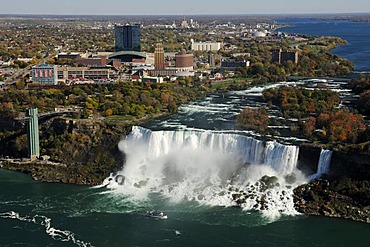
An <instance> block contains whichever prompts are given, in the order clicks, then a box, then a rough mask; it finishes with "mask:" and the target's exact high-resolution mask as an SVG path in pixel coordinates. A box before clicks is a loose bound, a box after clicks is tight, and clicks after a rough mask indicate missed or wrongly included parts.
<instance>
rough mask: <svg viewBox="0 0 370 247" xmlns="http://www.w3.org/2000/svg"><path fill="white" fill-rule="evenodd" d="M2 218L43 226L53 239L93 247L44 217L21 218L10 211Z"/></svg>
mask: <svg viewBox="0 0 370 247" xmlns="http://www.w3.org/2000/svg"><path fill="white" fill-rule="evenodd" d="M0 218H5V219H6V218H8V219H15V220H19V221H23V222H26V223H33V224H35V225H41V226H43V227H44V228H45V233H46V234H47V235H49V236H50V237H51V238H53V239H54V240H57V241H61V242H72V243H73V244H75V245H77V246H81V247H92V245H91V244H90V243H86V242H84V241H82V240H79V239H77V238H76V235H75V234H74V233H73V232H71V231H68V230H60V229H57V228H55V227H53V226H52V225H51V219H50V218H48V217H46V216H43V215H34V216H21V215H20V214H19V213H17V212H14V211H10V212H4V213H0Z"/></svg>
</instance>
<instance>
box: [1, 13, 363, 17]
mask: <svg viewBox="0 0 370 247" xmlns="http://www.w3.org/2000/svg"><path fill="white" fill-rule="evenodd" d="M184 15H185V16H277V15H370V12H320V13H317V12H315V13H256V14H252V13H245V14H237V13H228V14H222V13H210V14H62V13H61V14H45V13H43V14H41V13H40V14H39V13H11V14H7V13H0V16H184Z"/></svg>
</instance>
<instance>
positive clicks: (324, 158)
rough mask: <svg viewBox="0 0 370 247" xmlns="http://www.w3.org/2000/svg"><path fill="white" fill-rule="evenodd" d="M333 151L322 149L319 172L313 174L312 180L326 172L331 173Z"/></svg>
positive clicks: (318, 166)
mask: <svg viewBox="0 0 370 247" xmlns="http://www.w3.org/2000/svg"><path fill="white" fill-rule="evenodd" d="M332 154H333V151H331V150H326V149H321V152H320V158H319V163H318V165H317V172H316V173H315V174H313V175H312V176H311V180H313V179H317V178H320V177H321V176H323V175H324V174H328V173H329V169H330V162H331V156H332Z"/></svg>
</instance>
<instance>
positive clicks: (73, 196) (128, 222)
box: [0, 169, 370, 247]
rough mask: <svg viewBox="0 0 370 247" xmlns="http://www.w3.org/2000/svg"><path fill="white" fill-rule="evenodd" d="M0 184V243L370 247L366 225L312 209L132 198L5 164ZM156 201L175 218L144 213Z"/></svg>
mask: <svg viewBox="0 0 370 247" xmlns="http://www.w3.org/2000/svg"><path fill="white" fill-rule="evenodd" d="M0 190H1V194H0V246H61V247H62V246H109V247H112V246H117V247H118V246H122V247H124V246H194V247H196V246H222V247H224V246H261V247H266V246H284V247H289V246H303V247H304V246H322V247H331V246H332V247H339V246H357V247H362V246H363V247H365V246H368V243H369V240H370V237H369V235H368V233H369V231H370V225H368V224H361V223H355V222H351V221H346V220H339V219H330V218H324V217H307V216H295V217H283V218H280V220H278V221H274V222H272V223H269V221H268V220H266V219H263V218H262V217H261V216H260V215H259V214H258V213H254V212H249V213H248V212H243V211H241V210H240V209H238V208H224V207H205V206H199V205H196V204H195V203H191V202H183V203H179V204H171V203H168V202H166V201H165V200H163V198H162V199H161V198H156V199H155V198H154V199H153V200H152V201H151V202H150V203H142V204H134V203H132V202H130V201H129V200H127V198H124V197H121V196H119V195H112V194H109V193H107V194H105V193H102V192H104V191H105V190H104V189H93V188H89V187H86V186H75V185H63V184H47V183H40V182H36V181H32V180H31V179H30V178H29V176H27V175H24V174H20V173H15V172H9V171H5V170H1V169H0ZM153 207H160V208H161V209H162V210H165V211H166V213H167V214H168V216H169V218H168V219H167V220H156V219H152V218H148V217H145V212H146V210H150V209H152V208H153ZM12 212H13V213H17V215H16V216H15V217H8V215H10V214H11V213H12ZM47 220H50V226H48V225H47V224H46V223H47ZM175 231H179V233H180V235H176V232H175Z"/></svg>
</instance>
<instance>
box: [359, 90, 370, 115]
mask: <svg viewBox="0 0 370 247" xmlns="http://www.w3.org/2000/svg"><path fill="white" fill-rule="evenodd" d="M357 106H358V110H359V111H360V112H361V113H364V114H368V115H370V90H367V91H365V92H363V93H362V94H360V98H359V99H358V103H357Z"/></svg>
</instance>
